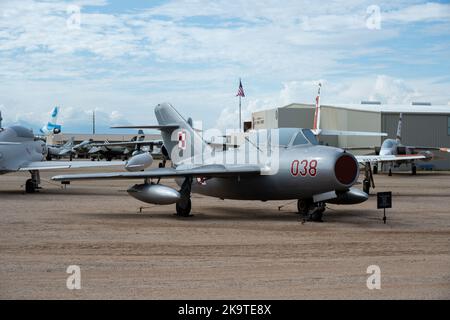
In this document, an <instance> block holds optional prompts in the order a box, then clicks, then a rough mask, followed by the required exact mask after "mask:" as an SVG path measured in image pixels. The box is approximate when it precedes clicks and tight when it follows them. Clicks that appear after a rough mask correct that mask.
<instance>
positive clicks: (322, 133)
mask: <svg viewBox="0 0 450 320" xmlns="http://www.w3.org/2000/svg"><path fill="white" fill-rule="evenodd" d="M311 131H312V132H313V133H314V134H315V135H316V136H362V137H387V135H388V134H387V133H385V132H370V131H340V130H324V129H313V130H311Z"/></svg>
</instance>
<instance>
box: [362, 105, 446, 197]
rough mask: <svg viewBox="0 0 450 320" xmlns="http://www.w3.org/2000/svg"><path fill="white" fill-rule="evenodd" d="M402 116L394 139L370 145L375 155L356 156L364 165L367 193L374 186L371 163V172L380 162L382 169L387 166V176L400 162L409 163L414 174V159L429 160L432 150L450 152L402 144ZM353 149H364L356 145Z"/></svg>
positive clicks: (432, 156) (415, 168) (375, 170)
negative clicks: (374, 145)
mask: <svg viewBox="0 0 450 320" xmlns="http://www.w3.org/2000/svg"><path fill="white" fill-rule="evenodd" d="M402 118H403V115H402V114H401V113H400V118H399V121H398V126H397V137H396V139H386V140H384V141H383V143H382V144H381V147H370V148H369V149H375V152H376V153H377V154H376V155H364V156H357V158H358V159H359V160H360V162H361V163H362V164H364V165H365V179H364V181H363V185H364V188H363V189H364V191H365V192H366V193H369V191H370V187H371V186H372V187H375V183H374V179H373V176H372V170H371V165H372V164H374V166H373V174H377V173H378V167H379V165H380V164H381V168H382V169H383V168H384V166H385V165H388V166H389V176H392V169H393V168H394V167H396V168H398V167H400V166H401V165H402V164H405V165H411V173H412V174H413V175H416V173H417V166H416V161H431V160H433V158H434V157H435V155H434V153H433V152H432V151H440V152H450V149H449V148H439V147H422V146H405V145H403V144H402V138H401V136H402V122H403V121H402ZM354 149H364V147H363V148H360V147H356V148H354Z"/></svg>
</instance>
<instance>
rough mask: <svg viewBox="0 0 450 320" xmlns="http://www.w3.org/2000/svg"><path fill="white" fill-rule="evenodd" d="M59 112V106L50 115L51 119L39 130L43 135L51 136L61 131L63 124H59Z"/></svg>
mask: <svg viewBox="0 0 450 320" xmlns="http://www.w3.org/2000/svg"><path fill="white" fill-rule="evenodd" d="M58 113H59V107H54V108H53V110H52V113H51V116H50V121H49V122H48V123H47V124H46V125H45V126H43V127H42V128H41V129H40V130H39V131H40V132H41V133H42V134H43V135H45V136H49V135H52V134H58V133H61V130H62V128H61V125H59V124H57V121H58Z"/></svg>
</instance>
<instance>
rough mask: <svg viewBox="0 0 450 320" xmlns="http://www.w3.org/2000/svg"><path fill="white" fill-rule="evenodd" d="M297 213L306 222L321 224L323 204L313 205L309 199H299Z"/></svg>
mask: <svg viewBox="0 0 450 320" xmlns="http://www.w3.org/2000/svg"><path fill="white" fill-rule="evenodd" d="M297 209H298V213H299V214H302V215H303V216H304V217H305V218H306V220H307V221H314V222H323V221H322V217H323V213H324V212H325V203H323V202H319V203H314V202H313V201H312V200H311V199H309V200H307V199H299V200H298V202H297Z"/></svg>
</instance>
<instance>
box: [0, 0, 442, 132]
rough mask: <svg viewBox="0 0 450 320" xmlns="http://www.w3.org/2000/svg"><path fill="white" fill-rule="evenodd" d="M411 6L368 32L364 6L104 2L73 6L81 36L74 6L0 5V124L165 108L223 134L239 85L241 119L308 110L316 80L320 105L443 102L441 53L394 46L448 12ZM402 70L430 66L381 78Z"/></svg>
mask: <svg viewBox="0 0 450 320" xmlns="http://www.w3.org/2000/svg"><path fill="white" fill-rule="evenodd" d="M417 2H418V1H414V2H413V3H411V2H410V1H406V0H400V1H395V2H391V1H381V2H380V4H379V5H380V7H381V10H382V18H383V25H382V28H381V30H377V31H373V30H368V29H367V28H366V27H365V20H364V19H366V8H367V6H368V5H370V4H372V1H363V2H361V1H357V0H347V1H332V2H329V3H326V4H321V5H311V4H310V3H309V2H308V1H297V0H287V1H285V2H283V4H282V5H280V3H279V1H275V0H265V1H256V0H253V1H233V2H230V1H225V0H218V1H214V2H211V1H206V0H198V1H192V0H191V1H188V0H186V1H168V2H167V3H166V4H162V5H156V4H149V6H151V8H149V9H142V10H132V9H130V10H124V11H122V12H115V13H106V11H103V10H102V9H103V6H106V5H108V4H107V2H106V1H100V0H85V1H75V2H74V3H77V4H79V5H81V6H82V7H81V14H82V16H81V28H80V29H79V30H69V29H67V27H66V21H67V19H68V14H67V12H66V9H67V5H68V4H70V3H72V2H62V1H44V2H42V1H40V2H37V1H32V0H24V1H21V2H20V4H18V2H17V1H1V2H0V17H1V19H0V84H1V85H0V103H3V104H4V108H5V109H6V110H5V111H4V113H5V116H6V114H9V115H11V114H13V115H14V116H16V115H23V117H26V115H27V114H29V113H30V112H34V116H33V117H30V118H29V120H32V118H33V119H35V120H37V119H39V120H40V121H41V120H42V119H40V118H39V117H41V116H40V115H41V114H45V112H47V111H48V110H49V109H50V108H51V106H52V105H55V104H60V105H61V106H62V113H64V110H66V109H67V108H70V107H72V108H76V110H78V112H79V114H78V115H83V112H88V111H89V110H91V109H92V108H100V109H101V110H103V111H104V112H105V119H106V120H107V121H112V120H111V118H112V119H115V121H116V120H117V121H118V120H120V118H121V117H122V118H125V117H127V118H128V119H129V121H130V122H135V123H142V120H143V119H145V122H146V123H152V122H154V120H155V119H154V115H153V110H152V106H154V105H156V104H157V103H159V102H162V101H169V102H172V103H173V104H174V105H175V106H176V107H179V108H180V109H181V111H182V113H183V114H185V115H186V116H193V117H194V118H195V119H201V118H206V119H205V120H206V124H205V125H207V126H208V125H211V124H213V123H215V122H216V121H215V120H216V118H217V117H218V116H219V115H221V116H220V120H219V122H218V123H219V125H220V126H229V125H233V124H235V123H237V100H236V98H235V97H234V94H233V93H234V92H235V90H236V87H235V82H236V79H237V78H238V77H243V78H244V79H245V81H246V83H245V84H244V86H245V87H246V89H247V88H248V92H247V93H248V97H247V98H246V99H244V100H243V101H244V109H245V110H244V115H245V117H247V118H248V117H249V114H250V113H251V112H252V111H255V110H259V109H261V108H265V107H273V106H277V105H283V104H287V103H289V102H292V101H302V102H308V101H313V99H314V95H315V93H316V88H315V85H314V84H312V83H311V81H313V80H310V79H314V81H317V79H322V81H325V80H326V81H325V84H324V92H323V99H324V101H326V99H330V101H331V100H333V101H335V102H341V103H349V102H355V101H356V102H359V100H361V99H370V98H376V99H380V100H383V99H384V100H386V101H398V102H402V101H407V100H409V99H412V98H416V97H417V98H420V97H427V96H431V92H432V93H433V94H437V95H438V96H437V97H438V98H433V96H431V97H432V98H433V100H436V101H443V100H445V101H448V100H449V99H448V97H443V95H445V93H442V92H441V91H438V92H437V90H436V88H438V87H439V88H440V87H441V86H445V85H446V84H447V85H448V83H449V82H450V81H449V79H443V80H442V81H441V83H442V85H437V84H436V83H433V79H434V78H435V76H433V72H434V73H436V71H439V70H438V69H441V68H442V67H440V68H437V67H436V61H438V59H444V57H446V55H447V54H448V46H446V45H445V44H442V43H439V42H435V43H434V45H433V46H431V47H428V48H426V50H427V51H426V52H425V54H424V53H423V51H422V55H418V52H420V50H417V51H416V50H415V51H414V52H408V56H405V55H404V54H402V53H399V52H397V51H396V48H393V47H392V42H393V41H394V40H396V39H399V38H400V37H401V36H402V32H403V29H402V28H401V27H403V26H404V24H407V23H411V22H416V21H426V22H428V21H433V22H435V21H438V22H439V23H433V25H432V27H433V28H434V29H431V28H429V29H428V30H427V32H428V35H435V34H436V32H437V31H435V30H440V31H439V34H442V32H443V31H442V27H441V26H442V25H443V24H444V25H446V24H448V11H449V9H448V8H449V5H447V4H439V3H425V4H424V3H417ZM87 9H89V10H87ZM400 24H401V25H402V26H401V27H398V25H400ZM440 27H441V29H439V28H440ZM444 32H445V28H444ZM444 34H446V33H444ZM389 41H392V42H391V43H389ZM424 50H425V49H424ZM403 63H409V64H411V65H418V64H426V63H428V64H430V67H429V70H431V71H430V74H428V75H425V76H417V75H415V76H414V77H413V78H409V77H408V75H405V74H404V72H403V74H401V72H400V73H399V74H397V72H398V71H396V70H392V71H391V69H392V68H391V67H393V68H396V67H397V66H399V65H402V64H403ZM446 66H448V64H447V65H446ZM433 68H434V69H433ZM383 74H388V75H389V76H384V75H383ZM400 79H404V80H400ZM442 91H443V92H448V90H442ZM112 110H115V111H116V112H117V113H114V114H113V111H112ZM73 116H74V118H71V120H73V119H76V117H75V115H73ZM8 117H9V116H8ZM144 117H145V118H144ZM233 119H234V120H233ZM66 120H67V121H69V118H67V119H64V121H66ZM106 120H105V121H106ZM73 121H75V120H73ZM77 121H78V120H77ZM80 122H81V121H80Z"/></svg>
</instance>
